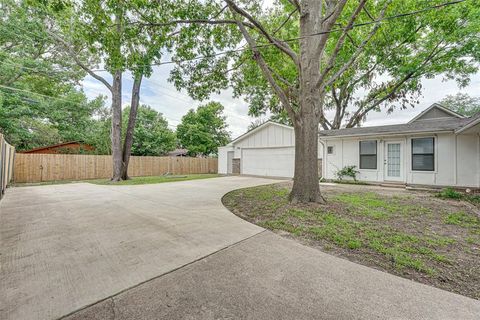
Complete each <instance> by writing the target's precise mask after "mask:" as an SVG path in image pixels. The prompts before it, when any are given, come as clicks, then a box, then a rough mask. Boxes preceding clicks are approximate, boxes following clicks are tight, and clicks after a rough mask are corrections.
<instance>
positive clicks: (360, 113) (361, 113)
mask: <svg viewBox="0 0 480 320" xmlns="http://www.w3.org/2000/svg"><path fill="white" fill-rule="evenodd" d="M442 42H443V41H440V42H439V43H438V44H437V45H435V47H434V48H433V50H432V51H431V52H430V54H429V55H428V56H427V57H426V58H425V60H424V61H423V62H422V63H421V64H420V66H418V67H417V68H416V69H415V70H413V71H411V72H409V73H407V74H406V75H405V76H404V77H403V78H402V79H401V80H400V81H399V82H397V83H396V84H395V85H394V86H393V87H392V88H391V89H390V90H389V91H388V93H387V94H385V95H384V96H383V97H382V98H380V99H378V100H377V101H375V102H374V103H373V104H372V105H370V106H369V107H368V108H366V109H363V107H360V108H359V109H358V110H357V111H356V112H355V114H354V115H353V116H352V118H350V121H349V122H348V124H347V128H348V127H353V126H356V125H358V123H359V122H360V120H361V119H363V117H365V115H366V114H367V113H368V112H370V111H371V110H373V109H375V108H376V107H377V106H379V105H380V104H381V103H383V102H384V101H386V100H387V99H389V98H391V97H392V96H393V95H394V94H395V93H396V92H397V90H398V89H399V88H400V87H401V86H402V85H403V84H405V82H407V81H408V80H410V79H412V78H414V77H415V75H416V73H418V71H420V70H421V69H422V68H424V67H425V66H426V65H427V64H428V63H429V62H430V61H432V59H433V58H434V57H435V56H436V55H437V54H438V53H440V52H441V51H442V49H439V48H440V45H441V44H442ZM377 95H378V94H376V95H374V96H373V97H371V98H370V99H368V100H367V101H366V102H364V103H363V106H364V105H366V104H367V103H369V102H371V101H372V100H373V99H374V98H375V97H376V96H377Z"/></svg>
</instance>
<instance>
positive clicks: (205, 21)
mask: <svg viewBox="0 0 480 320" xmlns="http://www.w3.org/2000/svg"><path fill="white" fill-rule="evenodd" d="M195 23H201V24H237V21H235V20H229V19H220V20H210V19H181V20H172V21H168V22H146V23H145V22H140V21H135V22H131V23H130V24H138V25H141V26H147V27H166V26H171V25H176V24H195ZM241 23H243V24H244V25H245V26H247V27H249V28H251V29H254V28H255V26H254V25H253V24H250V23H248V22H241Z"/></svg>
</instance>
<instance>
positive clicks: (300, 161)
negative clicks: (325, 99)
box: [290, 114, 325, 203]
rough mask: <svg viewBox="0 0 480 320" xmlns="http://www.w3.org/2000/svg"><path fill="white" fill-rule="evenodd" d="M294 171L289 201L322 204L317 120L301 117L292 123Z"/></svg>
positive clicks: (312, 116) (313, 117)
mask: <svg viewBox="0 0 480 320" xmlns="http://www.w3.org/2000/svg"><path fill="white" fill-rule="evenodd" d="M294 131H295V171H294V179H293V188H292V192H291V193H290V200H291V201H292V202H294V203H296V202H302V203H306V202H319V203H324V202H325V200H324V199H323V197H322V195H321V193H320V186H319V178H318V118H317V117H315V116H314V115H312V114H311V115H310V116H303V117H301V118H300V119H297V120H295V121H294Z"/></svg>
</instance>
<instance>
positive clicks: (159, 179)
mask: <svg viewBox="0 0 480 320" xmlns="http://www.w3.org/2000/svg"><path fill="white" fill-rule="evenodd" d="M218 176H219V175H218V174H216V173H212V174H187V175H168V176H150V177H132V178H131V179H130V180H124V181H120V182H112V181H110V180H108V179H95V180H80V181H70V180H62V181H44V182H37V183H17V184H14V186H15V187H26V186H40V185H52V184H66V183H75V182H88V183H92V184H99V185H112V186H117V185H118V186H125V185H138V184H154V183H163V182H174V181H187V180H198V179H208V178H216V177H218Z"/></svg>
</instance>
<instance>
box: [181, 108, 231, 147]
mask: <svg viewBox="0 0 480 320" xmlns="http://www.w3.org/2000/svg"><path fill="white" fill-rule="evenodd" d="M223 109H224V108H223V106H222V105H221V104H220V103H218V102H209V103H207V104H205V105H201V106H199V107H198V108H197V110H194V109H190V111H188V112H187V114H186V115H184V116H183V117H182V122H181V123H180V124H179V125H178V126H177V138H178V140H179V142H180V144H181V146H182V147H184V148H186V149H187V150H188V153H189V154H190V155H192V156H197V155H205V156H208V155H211V154H217V152H218V151H217V149H218V147H220V146H224V145H226V144H227V143H228V141H229V140H230V133H229V132H228V131H227V124H226V122H225V120H226V117H225V116H224V115H223Z"/></svg>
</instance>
